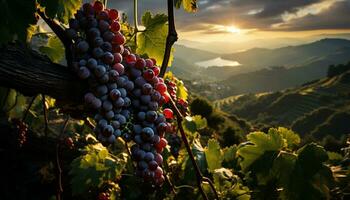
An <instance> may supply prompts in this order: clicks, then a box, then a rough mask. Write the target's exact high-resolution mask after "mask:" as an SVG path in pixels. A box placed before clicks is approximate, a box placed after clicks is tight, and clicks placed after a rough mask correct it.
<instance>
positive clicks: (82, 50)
mask: <svg viewBox="0 0 350 200" xmlns="http://www.w3.org/2000/svg"><path fill="white" fill-rule="evenodd" d="M77 50H78V52H79V53H85V52H87V51H88V50H89V44H88V43H87V42H86V41H85V40H83V41H80V42H79V43H78V44H77Z"/></svg>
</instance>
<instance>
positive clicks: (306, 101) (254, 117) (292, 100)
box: [214, 71, 350, 126]
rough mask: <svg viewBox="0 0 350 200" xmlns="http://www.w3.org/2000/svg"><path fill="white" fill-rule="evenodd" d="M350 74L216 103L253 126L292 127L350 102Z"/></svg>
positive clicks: (239, 96)
mask: <svg viewBox="0 0 350 200" xmlns="http://www.w3.org/2000/svg"><path fill="white" fill-rule="evenodd" d="M349 75H350V72H349V71H348V72H347V73H344V74H342V75H339V76H335V77H332V78H324V79H320V80H318V81H314V82H312V83H310V84H305V85H304V86H301V87H296V88H290V89H287V90H283V91H280V92H274V93H263V94H245V95H238V96H232V97H228V98H225V99H221V100H218V101H215V102H214V105H215V106H216V107H217V108H218V109H221V110H223V111H225V112H228V113H230V114H235V115H237V116H239V117H242V118H245V119H247V120H250V121H253V122H258V123H259V122H260V123H264V124H270V125H274V124H279V125H284V126H290V125H291V124H292V123H293V121H295V120H296V119H298V118H299V117H301V116H304V115H305V114H307V113H311V112H313V111H315V110H317V109H319V108H321V107H324V106H327V107H335V108H336V107H340V106H343V105H346V103H349V101H350V96H349V95H350V81H349V80H348V76H349Z"/></svg>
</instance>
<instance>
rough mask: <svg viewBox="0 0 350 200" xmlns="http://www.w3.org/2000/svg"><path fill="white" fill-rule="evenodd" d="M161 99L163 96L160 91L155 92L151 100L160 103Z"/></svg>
mask: <svg viewBox="0 0 350 200" xmlns="http://www.w3.org/2000/svg"><path fill="white" fill-rule="evenodd" d="M161 97H162V95H161V94H160V93H159V92H158V91H155V90H154V91H153V92H152V95H151V98H152V100H153V101H157V102H158V101H159V100H160V98H161Z"/></svg>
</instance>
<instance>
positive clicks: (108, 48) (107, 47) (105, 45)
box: [101, 42, 114, 59]
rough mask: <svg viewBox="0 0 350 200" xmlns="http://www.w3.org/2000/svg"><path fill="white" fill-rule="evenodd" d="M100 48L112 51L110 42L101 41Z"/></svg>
mask: <svg viewBox="0 0 350 200" xmlns="http://www.w3.org/2000/svg"><path fill="white" fill-rule="evenodd" d="M101 49H102V50H103V51H112V45H111V43H109V42H103V43H102V44H101ZM113 59H114V56H113Z"/></svg>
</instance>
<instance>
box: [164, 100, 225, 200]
mask: <svg viewBox="0 0 350 200" xmlns="http://www.w3.org/2000/svg"><path fill="white" fill-rule="evenodd" d="M170 104H171V106H172V108H173V110H174V111H175V115H176V119H177V126H178V128H179V130H180V133H181V138H182V141H183V142H184V145H185V147H186V150H187V153H188V156H189V157H190V160H191V162H192V165H193V167H194V170H195V173H196V177H197V185H198V189H199V191H200V192H201V194H202V196H203V198H204V199H208V197H207V195H206V194H205V192H204V190H203V187H202V182H207V183H209V185H210V188H211V189H212V190H213V192H214V194H215V197H216V199H219V196H218V193H217V192H216V189H215V187H214V184H213V183H212V181H211V180H210V179H209V178H207V177H204V176H203V174H202V173H201V171H200V169H199V167H198V165H197V162H196V159H195V158H194V155H193V153H192V150H191V147H190V144H189V142H188V140H187V137H186V134H185V131H184V128H183V126H182V120H183V116H182V114H181V112H180V110H179V109H178V107H177V106H176V104H175V102H174V100H173V99H172V98H170Z"/></svg>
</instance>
